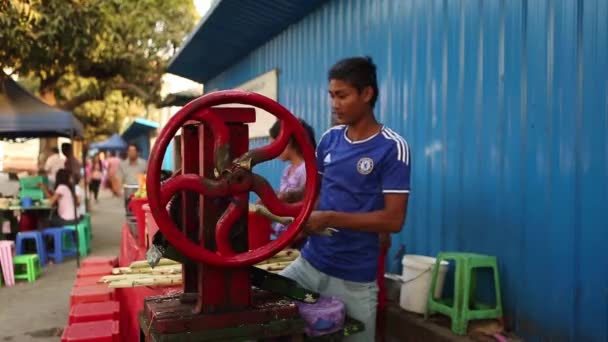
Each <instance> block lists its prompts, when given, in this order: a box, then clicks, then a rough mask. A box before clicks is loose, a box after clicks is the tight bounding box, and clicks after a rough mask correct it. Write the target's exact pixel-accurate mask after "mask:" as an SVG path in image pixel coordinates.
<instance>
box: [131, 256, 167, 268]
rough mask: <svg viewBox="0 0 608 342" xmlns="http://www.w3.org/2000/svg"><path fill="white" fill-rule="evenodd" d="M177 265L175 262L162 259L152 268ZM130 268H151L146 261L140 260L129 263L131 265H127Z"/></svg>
mask: <svg viewBox="0 0 608 342" xmlns="http://www.w3.org/2000/svg"><path fill="white" fill-rule="evenodd" d="M177 264H179V263H178V262H177V261H175V260H171V259H165V258H162V259H160V260H159V261H158V263H157V264H156V265H155V266H154V267H157V266H169V265H177ZM129 267H130V268H144V267H151V266H150V264H149V263H148V261H146V260H140V261H133V262H132V263H131V265H129ZM154 267H152V268H154Z"/></svg>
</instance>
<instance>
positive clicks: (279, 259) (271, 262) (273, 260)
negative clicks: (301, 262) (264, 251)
mask: <svg viewBox="0 0 608 342" xmlns="http://www.w3.org/2000/svg"><path fill="white" fill-rule="evenodd" d="M295 259H296V258H293V257H283V258H274V257H273V258H270V259H268V260H264V261H261V262H259V263H257V264H256V265H267V264H275V263H277V262H289V263H291V262H292V261H294V260H295Z"/></svg>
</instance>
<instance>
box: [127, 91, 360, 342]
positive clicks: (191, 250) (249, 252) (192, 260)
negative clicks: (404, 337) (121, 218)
mask: <svg viewBox="0 0 608 342" xmlns="http://www.w3.org/2000/svg"><path fill="white" fill-rule="evenodd" d="M232 104H236V105H241V106H239V107H232V106H231V107H227V106H223V105H232ZM252 106H253V107H257V108H260V109H262V110H265V111H267V112H269V113H271V114H273V115H274V116H276V117H277V119H278V120H280V122H281V132H280V134H279V136H278V137H277V139H276V140H274V141H273V142H272V143H270V144H268V145H265V146H263V147H258V148H255V149H253V150H249V134H248V132H249V131H248V125H247V124H248V123H251V122H254V121H255V119H256V114H255V109H254V108H251V107H252ZM180 129H181V156H182V161H181V169H180V170H179V171H178V172H176V173H175V174H174V175H173V177H171V178H170V179H168V180H166V181H163V182H162V183H161V178H160V171H161V164H162V160H163V156H164V154H165V151H166V149H167V146H168V145H169V144H170V142H171V140H172V139H173V137H174V136H175V134H176V133H177V132H178V130H180ZM291 137H294V138H295V140H296V141H297V142H298V143H299V145H300V146H301V147H302V154H303V156H304V159H305V161H306V191H305V194H304V198H303V200H302V201H301V202H298V203H285V202H282V201H281V200H279V199H278V198H277V196H276V195H275V192H274V190H273V188H272V187H271V186H270V184H269V183H268V182H267V181H266V180H265V179H264V178H263V177H262V176H260V175H258V174H256V173H254V172H253V168H254V167H255V166H256V165H258V164H260V163H263V162H266V161H269V160H272V159H274V158H276V157H278V156H279V155H280V154H281V152H282V151H283V150H284V149H285V147H286V146H287V145H288V143H289V140H290V138H291ZM317 177H318V176H317V170H316V163H315V154H314V149H313V146H312V144H311V142H310V141H309V139H308V138H307V135H306V134H305V131H304V129H303V127H302V126H301V124H300V123H299V121H298V120H297V119H296V118H295V117H294V116H293V115H292V114H291V113H290V112H289V111H288V110H287V109H285V108H284V107H283V106H281V105H280V104H278V103H277V102H275V101H273V100H271V99H268V98H266V97H264V96H262V95H259V94H255V93H248V92H243V91H233V90H231V91H219V92H214V93H210V94H208V95H205V96H202V97H200V98H198V99H196V100H194V101H192V102H190V103H189V104H187V105H186V106H185V107H183V108H182V109H181V110H180V111H179V112H178V113H176V114H175V115H174V116H173V117H172V118H171V119H170V120H169V122H168V123H167V125H166V126H165V127H164V128H163V130H162V131H161V132H160V134H159V136H158V138H157V140H156V142H155V144H154V147H153V149H152V152H151V154H150V160H149V167H148V174H147V184H146V186H147V193H148V201H149V206H150V211H151V213H152V215H153V217H154V220H155V222H156V224H157V225H158V227H159V229H160V233H162V236H163V237H164V238H165V239H166V240H167V241H168V244H169V245H170V246H171V247H172V248H174V249H175V250H176V251H177V253H179V255H181V256H182V257H183V264H184V266H183V272H182V275H183V286H184V293H183V294H180V295H173V296H165V297H150V298H147V299H146V301H145V303H144V309H143V311H142V312H141V313H140V317H139V320H140V330H141V332H142V334H141V338H142V339H145V340H150V341H251V340H273V338H282V339H287V340H296V341H297V340H300V339H301V338H302V333H303V329H304V322H303V320H302V319H301V318H300V317H299V315H298V309H297V306H296V304H295V303H294V299H295V300H301V301H308V302H314V301H315V300H316V299H317V298H318V294H316V293H313V292H310V291H307V290H305V289H303V288H301V287H299V286H298V285H297V284H296V283H295V282H292V281H290V280H289V279H286V278H283V277H280V276H278V275H275V274H272V273H268V272H265V271H262V270H259V269H257V268H255V267H252V265H254V264H256V263H258V262H261V261H263V260H266V259H268V258H270V257H272V256H273V255H275V254H276V253H278V252H279V251H281V250H283V249H284V248H285V247H286V246H288V245H289V244H290V242H291V241H293V240H294V239H295V238H296V236H297V235H298V234H299V233H300V231H301V230H302V228H303V225H304V223H305V221H306V219H307V218H308V216H309V215H310V213H311V211H312V209H313V204H314V201H315V200H316V198H317V187H316V184H317ZM251 192H253V193H255V194H257V195H258V196H259V198H260V200H261V201H262V203H263V204H264V205H265V207H266V208H268V210H269V211H270V212H272V213H273V214H276V215H278V216H281V217H292V218H293V222H292V223H291V224H290V225H289V226H288V229H287V231H286V232H285V233H284V234H282V235H281V236H280V237H279V238H278V239H276V240H274V241H271V242H269V243H268V244H266V245H264V246H262V247H259V248H255V249H250V248H249V246H248V245H247V241H248V238H247V234H248V229H247V213H248V205H249V195H250V193H251ZM180 196H181V198H179V199H181V205H180V208H179V215H178V216H180V217H179V218H181V224H180V227H178V225H176V224H175V222H174V219H175V218H176V217H172V215H171V214H170V210H168V207H169V206H170V205H171V204H170V202H171V201H172V200H173V199H175V198H178V197H180ZM174 216H175V215H174ZM355 330H356V329H355Z"/></svg>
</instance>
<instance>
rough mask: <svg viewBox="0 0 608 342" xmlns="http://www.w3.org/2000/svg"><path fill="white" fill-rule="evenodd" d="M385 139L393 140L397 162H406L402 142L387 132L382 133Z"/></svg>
mask: <svg viewBox="0 0 608 342" xmlns="http://www.w3.org/2000/svg"><path fill="white" fill-rule="evenodd" d="M382 134H383V135H384V137H385V138H387V139H390V140H393V141H394V142H395V143H396V144H397V152H398V153H397V158H398V160H399V161H402V162H404V163H405V162H406V155H405V154H406V151H405V145H404V143H403V140H400V139H399V138H397V137H396V136H395V135H394V133H391V132H390V131H389V130H385V131H383V132H382Z"/></svg>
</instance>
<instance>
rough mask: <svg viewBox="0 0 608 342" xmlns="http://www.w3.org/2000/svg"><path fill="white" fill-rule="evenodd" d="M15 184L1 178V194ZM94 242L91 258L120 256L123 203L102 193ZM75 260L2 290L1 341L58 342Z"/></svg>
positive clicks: (93, 210)
mask: <svg viewBox="0 0 608 342" xmlns="http://www.w3.org/2000/svg"><path fill="white" fill-rule="evenodd" d="M17 186H18V185H17V183H16V182H9V181H8V180H7V179H6V178H4V177H2V178H0V192H2V193H11V192H13V191H14V189H16V187H17ZM91 221H92V226H93V241H92V242H91V243H92V246H91V251H92V252H91V255H100V256H101V255H113V256H117V255H118V253H119V249H120V227H121V224H122V222H123V221H124V209H123V206H122V201H121V200H119V199H115V198H112V197H111V195H110V193H109V192H102V194H101V196H100V199H99V203H98V204H95V203H93V204H92V208H91ZM76 270H77V269H76V259H75V258H69V259H68V260H67V261H66V262H64V263H63V264H57V265H54V264H50V265H47V266H46V267H44V268H43V269H42V276H41V277H40V278H39V279H38V280H36V282H34V283H31V284H30V283H27V282H25V281H18V282H17V284H16V285H15V286H14V287H10V288H9V287H1V288H0V342H3V341H15V342H46V341H59V340H60V336H61V332H62V330H63V327H64V326H65V325H66V324H67V321H68V311H69V301H70V291H71V289H72V286H73V283H74V279H75V278H76Z"/></svg>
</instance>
